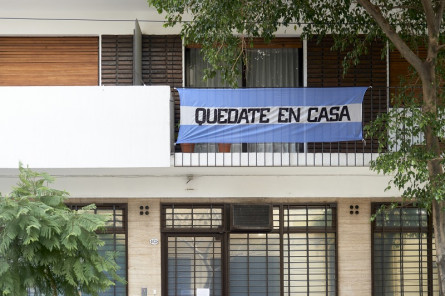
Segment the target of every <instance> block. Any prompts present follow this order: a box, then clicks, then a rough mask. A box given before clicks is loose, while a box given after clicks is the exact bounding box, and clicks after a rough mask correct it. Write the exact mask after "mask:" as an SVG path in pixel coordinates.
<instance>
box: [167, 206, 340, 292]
mask: <svg viewBox="0 0 445 296" xmlns="http://www.w3.org/2000/svg"><path fill="white" fill-rule="evenodd" d="M271 207H272V213H273V221H272V230H271V231H246V230H244V231H243V230H239V229H237V230H230V229H231V228H230V219H231V216H232V211H231V208H233V207H231V206H230V205H228V204H214V205H201V204H200V205H185V204H164V205H162V233H163V244H162V256H163V257H162V262H163V263H162V264H163V273H164V274H163V277H162V278H163V281H164V282H163V287H164V289H163V291H164V295H169V296H170V295H172V296H173V295H190V296H197V295H211V296H219V295H221V296H222V295H231V296H241V295H247V296H257V295H259V296H261V295H264V296H272V295H277V296H281V295H336V291H337V287H336V283H337V279H336V206H335V205H328V204H323V205H271ZM201 293H202V294H201Z"/></svg>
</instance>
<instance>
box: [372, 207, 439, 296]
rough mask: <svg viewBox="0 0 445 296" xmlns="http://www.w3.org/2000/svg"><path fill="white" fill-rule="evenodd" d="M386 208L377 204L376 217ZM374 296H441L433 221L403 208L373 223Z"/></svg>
mask: <svg viewBox="0 0 445 296" xmlns="http://www.w3.org/2000/svg"><path fill="white" fill-rule="evenodd" d="M381 205H382V204H373V213H376V212H377V210H378V209H379V208H380V207H381ZM372 235H373V238H372V239H373V242H372V243H373V252H372V255H373V295H439V291H438V287H439V285H438V283H437V281H438V277H437V268H436V264H435V260H434V258H435V249H434V238H433V230H432V225H431V219H430V217H429V215H428V214H427V212H426V211H425V210H424V209H419V208H415V207H399V208H395V209H392V210H386V211H384V212H382V213H381V214H379V215H378V216H377V218H376V219H375V221H374V222H373V223H372Z"/></svg>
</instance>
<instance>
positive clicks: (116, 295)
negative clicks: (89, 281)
mask: <svg viewBox="0 0 445 296" xmlns="http://www.w3.org/2000/svg"><path fill="white" fill-rule="evenodd" d="M82 206H83V205H70V207H71V209H74V210H77V209H80V208H82ZM95 213H96V214H109V215H111V217H112V218H111V220H110V221H108V222H107V225H106V227H105V231H104V232H101V233H99V238H100V239H101V240H103V241H104V242H105V245H104V246H102V247H101V249H100V250H99V252H101V253H103V254H105V252H108V251H111V252H117V257H116V263H117V264H118V265H119V267H120V268H119V270H117V274H118V275H119V276H120V277H122V278H124V279H127V207H126V205H124V204H113V205H111V204H110V205H107V204H104V205H97V208H96V210H95ZM99 295H100V296H123V295H127V286H126V285H125V284H122V283H119V282H115V285H114V286H112V287H110V288H109V289H108V290H107V291H105V292H102V293H99Z"/></svg>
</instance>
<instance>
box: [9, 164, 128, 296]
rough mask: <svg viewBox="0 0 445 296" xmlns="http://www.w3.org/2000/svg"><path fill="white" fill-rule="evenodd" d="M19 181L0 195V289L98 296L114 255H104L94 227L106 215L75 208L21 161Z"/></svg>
mask: <svg viewBox="0 0 445 296" xmlns="http://www.w3.org/2000/svg"><path fill="white" fill-rule="evenodd" d="M19 170H20V174H19V183H18V184H17V186H16V187H14V188H13V189H12V192H11V193H10V194H9V195H5V196H2V195H0V294H1V295H13V296H20V295H27V290H28V289H32V290H34V291H35V293H36V294H38V295H66V296H69V295H73V296H78V295H79V292H82V293H88V294H90V295H98V292H99V291H104V290H106V289H107V288H108V287H109V286H110V285H113V284H114V283H113V282H112V281H111V280H110V277H111V278H112V279H115V280H119V281H123V280H122V279H121V278H119V277H118V276H117V275H116V270H117V268H118V266H117V264H116V263H115V261H114V257H115V254H113V253H109V254H107V256H106V257H102V256H101V255H100V254H99V252H98V248H99V247H100V246H103V245H104V242H103V241H101V240H100V239H99V238H98V234H97V232H99V231H100V230H101V229H103V228H104V226H105V223H106V221H107V220H108V219H109V218H110V217H108V216H104V215H96V214H94V211H93V210H94V209H95V206H94V205H89V206H87V207H84V208H83V209H81V210H79V211H73V210H70V209H69V208H68V207H67V206H66V205H65V204H64V202H65V201H66V199H67V197H68V193H67V192H65V191H60V190H56V189H52V188H50V187H48V184H49V183H51V182H52V181H53V179H52V178H51V177H50V176H49V175H47V174H45V173H38V172H34V171H31V170H30V169H28V168H24V167H22V166H20V168H19Z"/></svg>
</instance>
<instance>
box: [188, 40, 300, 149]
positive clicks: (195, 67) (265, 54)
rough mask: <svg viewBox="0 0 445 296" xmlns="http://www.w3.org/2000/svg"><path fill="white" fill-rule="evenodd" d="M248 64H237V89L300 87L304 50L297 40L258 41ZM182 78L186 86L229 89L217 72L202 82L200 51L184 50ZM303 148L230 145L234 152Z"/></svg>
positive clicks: (211, 146) (198, 146)
mask: <svg viewBox="0 0 445 296" xmlns="http://www.w3.org/2000/svg"><path fill="white" fill-rule="evenodd" d="M246 54H247V64H246V65H244V64H241V63H240V65H239V67H240V70H241V72H242V77H241V78H240V79H239V81H238V86H239V87H301V86H303V51H302V43H301V40H300V39H299V38H276V39H274V40H273V41H272V42H271V43H270V44H264V43H262V42H259V41H255V42H254V47H253V48H249V49H247V50H246ZM185 60H186V67H185V69H186V70H185V72H186V73H185V78H186V86H187V87H229V86H228V85H227V84H225V83H224V82H222V81H221V76H220V74H219V73H217V74H216V76H215V77H214V78H211V79H208V80H206V81H204V80H203V79H202V77H203V74H204V69H205V68H207V67H208V63H206V62H204V60H203V58H202V55H201V53H200V49H199V48H186V51H185ZM302 149H303V145H298V144H295V143H286V144H284V143H261V144H244V145H240V144H232V151H233V152H240V151H243V152H246V151H248V152H297V151H302ZM215 151H216V145H210V144H199V145H197V146H196V148H195V152H215Z"/></svg>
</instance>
